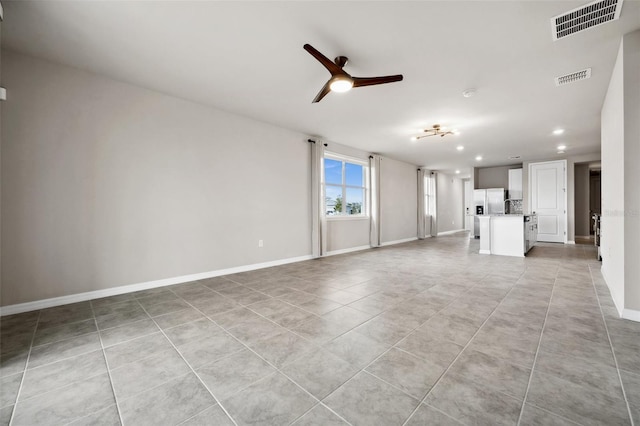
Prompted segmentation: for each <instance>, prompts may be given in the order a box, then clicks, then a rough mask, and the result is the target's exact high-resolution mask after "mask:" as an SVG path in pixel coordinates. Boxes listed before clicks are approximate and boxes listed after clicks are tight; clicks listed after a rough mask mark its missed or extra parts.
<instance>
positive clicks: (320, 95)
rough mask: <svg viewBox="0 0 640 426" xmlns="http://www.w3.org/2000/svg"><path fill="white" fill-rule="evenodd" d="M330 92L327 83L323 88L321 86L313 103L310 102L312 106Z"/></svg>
mask: <svg viewBox="0 0 640 426" xmlns="http://www.w3.org/2000/svg"><path fill="white" fill-rule="evenodd" d="M330 91H331V88H330V87H329V81H327V82H326V83H325V85H324V86H322V89H320V91H319V92H318V94H317V95H316V97H315V98H314V99H313V102H311V103H312V104H315V103H316V102H320V101H321V100H322V98H324V97H325V96H327V94H328V93H329V92H330Z"/></svg>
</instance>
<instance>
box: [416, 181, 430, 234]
mask: <svg viewBox="0 0 640 426" xmlns="http://www.w3.org/2000/svg"><path fill="white" fill-rule="evenodd" d="M427 176H428V175H427V171H426V170H423V169H418V239H420V240H422V239H425V238H427V233H428V232H431V230H430V229H429V228H430V227H429V226H428V225H427V220H429V215H428V214H427V209H428V206H427V185H428V182H427Z"/></svg>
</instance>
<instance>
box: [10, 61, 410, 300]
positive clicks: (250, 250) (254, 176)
mask: <svg viewBox="0 0 640 426" xmlns="http://www.w3.org/2000/svg"><path fill="white" fill-rule="evenodd" d="M2 54H3V55H4V56H3V61H2V71H3V73H2V75H3V83H4V84H5V85H6V86H7V87H9V92H10V93H11V95H10V100H9V101H7V102H4V103H3V104H2V116H3V117H2V119H3V123H5V124H6V125H5V126H4V127H3V128H2V134H1V136H2V162H1V167H2V168H1V173H2V176H1V177H2V187H1V195H2V198H3V200H2V201H3V203H2V208H1V211H0V212H1V214H2V219H3V220H2V227H1V231H2V233H3V235H2V244H1V248H2V256H1V260H2V264H3V266H4V267H3V270H2V289H1V290H2V291H1V292H0V294H1V296H2V300H1V301H0V304H1V305H2V306H7V305H13V304H17V303H23V302H30V301H36V300H42V299H47V298H52V297H58V296H66V295H72V294H77V293H83V292H89V291H95V290H103V289H108V288H113V287H118V286H123V285H130V284H138V283H143V282H148V281H154V280H160V279H165V278H173V277H179V276H183V275H191V274H197V273H205V272H211V271H217V270H221V269H226V268H232V267H241V266H245V265H253V264H258V263H263V262H270V261H279V260H285V259H291V258H296V257H300V256H308V255H310V254H311V247H310V246H311V238H310V235H311V221H310V191H309V187H310V167H309V161H310V156H309V144H308V143H307V141H306V140H307V136H306V135H303V134H300V133H297V132H293V131H290V130H286V129H283V128H279V127H276V126H272V125H269V124H265V123H262V122H257V121H254V120H251V119H247V118H244V117H240V116H237V115H234V114H229V113H226V112H223V111H220V110H217V109H214V108H210V107H207V106H204V105H200V104H197V103H193V102H189V101H185V100H181V99H177V98H174V97H170V96H166V95H163V94H160V93H157V92H153V91H149V90H146V89H142V88H139V87H136V86H132V85H128V84H123V83H119V82H116V81H113V80H110V79H107V78H104V77H101V76H99V75H96V74H92V73H87V72H84V71H80V70H77V69H73V68H69V67H66V66H61V65H58V64H54V63H51V62H47V61H44V60H40V59H36V58H33V57H28V56H24V55H21V54H17V53H14V52H9V51H3V52H2ZM7 124H8V125H7ZM327 149H328V150H329V151H332V152H337V153H341V154H344V155H348V156H352V157H357V158H361V159H363V160H366V159H368V155H369V154H368V153H365V152H362V151H358V150H354V149H352V148H349V147H345V146H342V145H339V144H335V143H331V142H328V147H327ZM415 170H416V166H414V165H410V164H406V163H402V162H398V161H394V160H390V159H386V158H385V159H383V164H382V168H381V180H382V182H381V190H382V195H381V198H382V205H381V210H382V211H381V216H382V240H383V242H390V241H397V240H401V239H406V238H413V237H415V236H416V204H417V194H416V192H417V189H416V172H415ZM369 226H370V225H369V219H360V220H343V221H340V220H337V221H331V222H330V223H329V226H328V250H329V251H335V250H342V249H349V248H354V247H361V246H366V245H368V244H369ZM258 240H263V241H264V247H262V248H259V247H258Z"/></svg>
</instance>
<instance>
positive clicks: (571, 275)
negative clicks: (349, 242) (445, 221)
mask: <svg viewBox="0 0 640 426" xmlns="http://www.w3.org/2000/svg"><path fill="white" fill-rule="evenodd" d="M477 251H478V242H477V241H474V240H469V239H468V238H466V236H465V235H456V236H450V237H440V238H434V239H429V240H425V241H416V242H412V243H407V244H402V245H397V246H392V247H385V248H379V249H374V250H366V251H362V252H357V253H353V254H348V255H341V256H333V257H328V258H324V259H320V260H313V261H307V262H301V263H296V264H290V265H285V266H280V267H274V268H269V269H263V270H257V271H252V272H246V273H240V274H235V275H229V276H225V277H218V278H211V279H207V280H202V281H196V282H192V283H186V284H181V285H176V286H171V287H164V288H158V289H153V290H148V291H142V292H138V293H133V294H125V295H120V296H114V297H109V298H105V299H97V300H92V301H91V302H82V303H76V304H72V305H66V306H60V307H56V308H51V309H44V310H41V311H39V312H29V313H25V314H19V315H14V316H9V317H4V318H2V320H1V327H2V334H1V367H0V372H1V375H0V385H1V386H0V387H1V395H0V424H9V423H11V424H12V425H40V424H42V425H44V424H51V425H62V424H74V425H112V424H113V425H116V424H126V425H136V426H137V425H171V424H189V425H225V424H229V425H231V424H238V425H244V424H258V425H285V424H291V423H294V424H296V425H299V426H300V425H340V424H352V425H366V426H372V425H384V426H391V425H426V424H435V425H458V424H486V425H500V424H505V425H516V424H521V425H575V424H584V425H593V424H607V425H614V424H615V425H618V424H620V425H625V424H632V420H631V419H632V418H633V419H634V420H633V421H635V424H640V323H634V322H630V321H625V320H620V319H618V318H617V315H616V311H615V308H614V306H613V303H612V300H611V297H610V295H609V292H608V289H607V287H606V284H605V283H604V281H603V279H602V276H601V274H600V272H599V268H600V263H599V262H597V261H596V260H595V252H594V248H593V247H592V246H580V245H579V246H570V245H567V246H564V245H553V244H540V245H538V246H536V247H535V248H534V249H533V250H532V252H531V253H530V254H529V255H528V256H527V257H526V258H524V259H520V258H508V257H500V256H484V255H478V254H477Z"/></svg>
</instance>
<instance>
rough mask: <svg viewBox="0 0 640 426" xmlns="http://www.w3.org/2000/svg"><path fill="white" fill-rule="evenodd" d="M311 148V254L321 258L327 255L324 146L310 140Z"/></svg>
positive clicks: (320, 142)
mask: <svg viewBox="0 0 640 426" xmlns="http://www.w3.org/2000/svg"><path fill="white" fill-rule="evenodd" d="M309 142H310V143H309V146H310V147H311V254H312V256H313V257H321V256H324V255H325V254H326V253H327V222H326V219H325V200H324V191H323V187H322V185H323V182H324V176H323V174H324V144H323V143H322V141H313V140H311V139H309Z"/></svg>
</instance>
